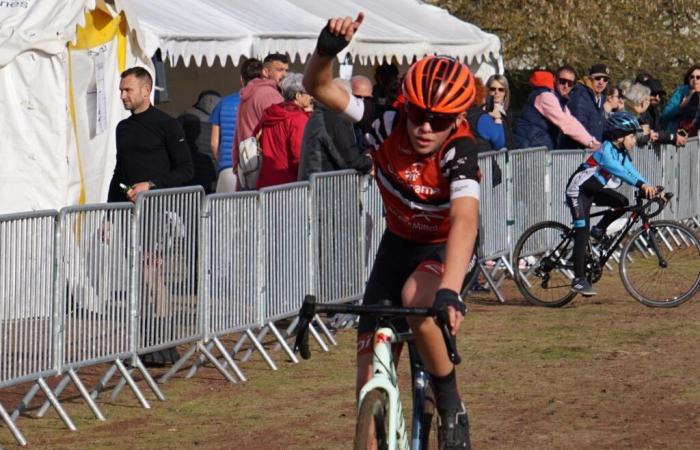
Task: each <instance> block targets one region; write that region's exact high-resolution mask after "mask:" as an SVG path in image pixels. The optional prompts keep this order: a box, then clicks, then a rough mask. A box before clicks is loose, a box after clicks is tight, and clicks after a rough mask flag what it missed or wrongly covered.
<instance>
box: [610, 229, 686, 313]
mask: <svg viewBox="0 0 700 450" xmlns="http://www.w3.org/2000/svg"><path fill="white" fill-rule="evenodd" d="M650 235H652V236H654V241H655V242H656V245H657V248H658V249H659V251H660V253H661V255H662V256H663V258H664V259H665V261H666V262H667V264H668V265H667V266H666V267H661V265H660V264H659V260H658V258H656V257H655V255H654V252H653V250H652V247H651V245H650V243H649V236H650ZM620 261H621V263H620V269H619V270H620V278H621V279H622V284H623V285H624V286H625V289H627V292H629V294H630V295H631V296H632V297H633V298H634V299H635V300H637V301H638V302H640V303H642V304H643V305H646V306H649V307H655V308H672V307H675V306H678V305H680V304H682V303H684V302H685V301H687V300H689V299H690V298H692V297H693V295H695V293H696V292H698V290H699V289H700V241H698V238H697V236H695V232H694V231H693V230H692V229H690V228H689V227H687V226H685V225H683V224H680V223H678V222H674V221H671V220H658V221H654V222H651V224H650V226H649V229H648V230H645V229H644V228H642V229H640V230H638V231H637V232H635V233H634V234H633V235H632V236H631V237H630V238H629V240H628V241H627V242H626V243H625V245H624V247H623V249H622V252H621V254H620Z"/></svg>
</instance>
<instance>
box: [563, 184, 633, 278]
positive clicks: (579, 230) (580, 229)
mask: <svg viewBox="0 0 700 450" xmlns="http://www.w3.org/2000/svg"><path fill="white" fill-rule="evenodd" d="M589 181H591V183H589ZM587 184H591V185H593V186H586V185H587ZM595 184H597V185H598V186H600V183H598V182H597V181H595V180H592V179H591V180H588V181H586V183H584V184H583V185H581V188H580V190H579V195H578V197H569V196H567V197H566V203H567V205H569V209H570V210H571V217H572V218H573V227H574V231H575V232H576V237H575V239H574V274H575V275H576V277H577V278H579V277H583V276H584V275H585V273H586V244H587V243H588V238H589V236H590V219H591V205H592V204H593V203H595V204H596V205H598V206H608V207H611V208H624V207H625V206H627V205H629V200H627V197H625V196H624V195H622V194H620V193H619V192H617V191H614V190H612V189H609V188H602V189H601V188H600V187H598V188H597V189H596V186H595ZM623 214H624V212H622V211H616V210H614V209H611V210H608V211H607V212H606V213H605V214H603V216H602V217H601V219H600V220H599V221H598V223H597V224H596V226H597V227H598V228H601V229H602V230H603V231H605V229H606V228H608V226H609V225H610V224H611V223H613V222H614V221H615V219H617V218H618V217H620V216H622V215H623Z"/></svg>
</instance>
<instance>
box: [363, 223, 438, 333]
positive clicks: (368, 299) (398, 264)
mask: <svg viewBox="0 0 700 450" xmlns="http://www.w3.org/2000/svg"><path fill="white" fill-rule="evenodd" d="M444 261H445V243H444V242H443V243H439V244H420V243H416V242H412V241H408V240H406V239H403V238H401V237H398V236H397V235H395V234H393V233H391V232H390V231H388V230H387V231H385V232H384V235H383V236H382V240H381V242H380V243H379V249H378V250H377V256H376V258H375V260H374V264H373V266H372V273H371V274H370V276H369V281H368V282H367V287H366V288H365V295H364V297H363V299H362V304H363V305H376V304H378V303H381V302H383V301H384V300H389V301H391V305H393V306H402V300H401V291H402V290H403V286H404V284H405V283H406V281H407V280H408V278H409V277H410V276H411V274H412V273H413V272H415V271H416V269H419V268H420V269H421V270H424V271H426V272H430V273H435V275H436V276H441V275H442V270H443V266H444ZM422 263H423V264H422ZM419 266H420V267H419ZM376 323H377V320H376V318H375V317H370V316H361V317H360V324H359V326H358V329H357V334H358V337H359V336H362V335H363V334H365V333H372V332H373V331H374V328H375V327H376ZM394 326H395V327H396V331H398V332H404V331H408V324H407V322H406V320H405V319H404V318H401V319H396V321H395V322H394Z"/></svg>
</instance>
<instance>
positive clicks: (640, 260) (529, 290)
mask: <svg viewBox="0 0 700 450" xmlns="http://www.w3.org/2000/svg"><path fill="white" fill-rule="evenodd" d="M658 189H659V195H657V197H655V198H653V199H651V200H649V201H646V202H645V201H644V199H643V198H642V195H641V193H640V192H639V191H637V192H636V194H635V198H636V202H635V204H634V205H630V206H627V207H625V208H621V210H624V212H631V214H630V216H629V217H628V218H627V221H626V223H625V225H624V227H623V228H622V229H621V230H620V231H618V232H617V233H615V234H613V235H612V236H607V235H606V236H605V237H604V238H603V239H602V240H601V241H600V242H597V243H594V242H593V241H590V240H589V244H588V248H587V250H586V277H587V278H588V280H589V282H590V283H596V282H597V281H598V280H600V278H601V277H602V275H603V270H604V268H605V267H606V266H608V267H609V268H610V267H612V266H610V265H609V264H608V261H609V260H610V259H611V258H614V260H616V261H617V262H618V264H619V266H620V267H619V271H620V277H621V278H622V283H623V284H624V286H625V289H627V292H629V294H630V295H631V296H632V297H634V298H635V299H636V300H637V301H639V302H641V303H642V304H644V305H646V306H653V307H661V308H670V307H673V306H678V305H680V304H681V303H683V302H685V301H686V300H688V299H690V298H692V297H693V295H694V294H695V293H696V292H697V291H698V289H700V242H698V238H697V237H696V235H695V233H694V232H693V230H692V229H690V228H688V227H686V226H685V225H683V224H681V223H678V222H674V221H669V220H658V221H654V222H650V221H649V219H650V218H652V217H655V216H657V215H658V214H660V213H661V211H662V210H663V209H664V208H665V207H666V205H667V202H668V200H669V199H670V198H671V197H672V196H673V194H672V193H665V194H661V191H662V190H663V188H661V187H659V188H658ZM605 212H606V210H603V211H600V212H597V213H594V214H591V217H596V216H601V215H603V214H605ZM640 221H641V227H640V228H639V229H638V230H635V231H633V228H634V227H635V225H637V224H639V222H640ZM630 232H631V236H629V237H628V235H629V234H630ZM574 234H575V233H574V230H572V229H571V228H569V227H567V226H566V225H564V224H561V223H559V222H552V221H548V222H540V223H537V224H535V225H533V226H532V227H530V228H528V229H527V230H526V231H525V233H523V235H522V237H521V238H520V239H519V240H518V242H517V244H516V245H515V249H514V251H513V259H512V261H513V268H514V269H515V268H517V270H516V271H515V275H516V276H515V282H516V284H517V286H518V289H519V290H520V292H521V293H522V294H523V296H525V299H527V300H528V301H529V302H530V303H532V304H534V305H538V306H549V307H560V306H564V305H566V304H567V303H569V302H570V301H571V300H572V299H573V298H574V297H575V296H576V293H574V292H571V291H570V285H571V280H572V279H573V277H574V265H573V248H574Z"/></svg>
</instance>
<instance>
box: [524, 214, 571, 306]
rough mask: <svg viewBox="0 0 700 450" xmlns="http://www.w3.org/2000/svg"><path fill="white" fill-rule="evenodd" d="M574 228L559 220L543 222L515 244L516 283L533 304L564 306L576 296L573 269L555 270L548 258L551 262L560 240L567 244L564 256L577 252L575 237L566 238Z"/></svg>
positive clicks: (531, 228) (534, 226)
mask: <svg viewBox="0 0 700 450" xmlns="http://www.w3.org/2000/svg"><path fill="white" fill-rule="evenodd" d="M570 231H571V229H570V228H569V227H567V226H566V225H564V224H562V223H559V222H554V221H546V222H539V223H536V224H535V225H533V226H531V227H530V228H528V229H527V230H525V232H524V233H523V235H522V236H521V237H520V239H518V242H517V243H516V244H515V249H514V250H513V259H512V264H513V270H514V271H515V284H516V286H517V287H518V290H519V291H520V293H521V294H523V297H525V300H527V301H528V302H530V303H531V304H533V305H535V306H546V307H549V308H560V307H562V306H565V305H567V304H568V303H569V302H571V300H573V298H574V297H575V296H576V293H575V292H571V279H572V278H573V273H571V272H572V271H570V270H569V273H567V271H566V270H564V269H562V270H557V271H554V270H553V269H548V268H547V265H548V264H547V262H548V261H550V262H551V260H549V259H547V258H548V257H549V255H550V254H551V252H552V251H553V250H554V249H555V248H557V247H558V244H563V245H564V252H563V256H564V258H566V257H567V256H570V255H571V254H572V253H573V248H574V242H573V239H572V238H567V241H568V242H565V241H563V240H562V236H566V235H568V234H569V233H570ZM555 266H556V263H555ZM552 275H555V276H556V278H555V279H554V284H553V285H552V284H551V283H550V281H551V280H552V278H553V277H552Z"/></svg>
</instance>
